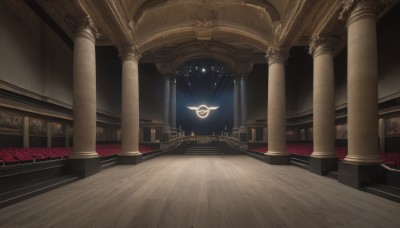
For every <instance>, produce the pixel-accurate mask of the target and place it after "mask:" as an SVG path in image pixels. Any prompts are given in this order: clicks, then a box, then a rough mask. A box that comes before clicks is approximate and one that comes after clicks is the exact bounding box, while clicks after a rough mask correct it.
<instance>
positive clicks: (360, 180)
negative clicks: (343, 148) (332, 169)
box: [338, 162, 385, 189]
mask: <svg viewBox="0 0 400 228" xmlns="http://www.w3.org/2000/svg"><path fill="white" fill-rule="evenodd" d="M338 168H339V176H338V181H339V182H340V183H342V184H345V185H347V186H350V187H353V188H356V189H361V188H362V187H363V186H364V185H365V184H366V183H368V182H371V181H374V182H382V181H384V176H385V170H384V169H383V168H382V167H381V166H380V165H379V164H372V165H364V164H355V163H349V162H339V167H338Z"/></svg>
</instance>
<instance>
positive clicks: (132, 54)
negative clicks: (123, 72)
mask: <svg viewBox="0 0 400 228" xmlns="http://www.w3.org/2000/svg"><path fill="white" fill-rule="evenodd" d="M118 52H119V54H118V56H119V57H120V58H121V59H122V60H123V61H125V60H129V61H135V62H139V59H140V57H141V54H140V52H139V50H138V49H137V48H136V47H134V46H129V47H123V48H118Z"/></svg>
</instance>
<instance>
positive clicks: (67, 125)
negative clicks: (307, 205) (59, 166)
mask: <svg viewBox="0 0 400 228" xmlns="http://www.w3.org/2000/svg"><path fill="white" fill-rule="evenodd" d="M69 131H70V128H69V124H65V129H64V136H65V147H69Z"/></svg>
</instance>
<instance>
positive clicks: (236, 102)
mask: <svg viewBox="0 0 400 228" xmlns="http://www.w3.org/2000/svg"><path fill="white" fill-rule="evenodd" d="M239 80H240V79H239V77H235V80H234V81H233V88H234V89H233V110H234V111H233V112H234V113H233V131H234V132H235V133H237V131H238V129H239V127H240V83H239Z"/></svg>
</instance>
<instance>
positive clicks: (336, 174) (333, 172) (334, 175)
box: [326, 170, 338, 179]
mask: <svg viewBox="0 0 400 228" xmlns="http://www.w3.org/2000/svg"><path fill="white" fill-rule="evenodd" d="M326 176H327V177H332V178H335V179H337V178H338V171H337V170H335V171H330V172H329V173H328V175H326Z"/></svg>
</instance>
